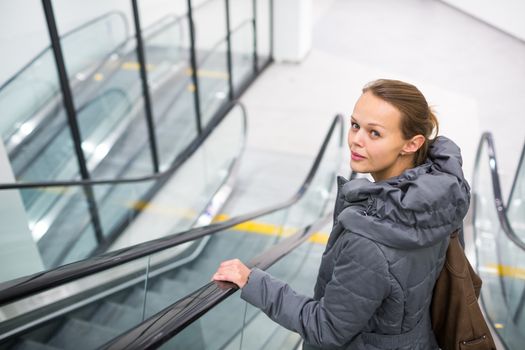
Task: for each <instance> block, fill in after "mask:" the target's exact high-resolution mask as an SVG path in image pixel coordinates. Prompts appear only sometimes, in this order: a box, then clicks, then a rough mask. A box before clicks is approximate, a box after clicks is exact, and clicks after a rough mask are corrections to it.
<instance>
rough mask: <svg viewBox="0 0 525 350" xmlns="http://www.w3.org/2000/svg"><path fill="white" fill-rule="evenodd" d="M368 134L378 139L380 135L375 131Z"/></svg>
mask: <svg viewBox="0 0 525 350" xmlns="http://www.w3.org/2000/svg"><path fill="white" fill-rule="evenodd" d="M370 134H371V135H372V136H373V137H379V136H381V135H380V134H379V133H378V132H377V131H375V130H372V131H370Z"/></svg>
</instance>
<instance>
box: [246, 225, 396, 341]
mask: <svg viewBox="0 0 525 350" xmlns="http://www.w3.org/2000/svg"><path fill="white" fill-rule="evenodd" d="M350 234H351V233H350ZM352 235H353V234H352ZM353 236H355V237H356V238H355V239H352V240H351V241H348V242H346V243H347V244H346V245H345V246H344V247H343V249H342V251H341V253H340V254H339V255H338V258H337V261H336V264H335V268H334V271H333V275H332V279H331V281H330V282H329V283H328V284H327V286H326V288H325V294H324V296H323V297H322V298H321V299H320V300H318V301H317V300H314V299H312V298H309V297H306V296H302V295H299V294H297V293H295V292H294V291H293V290H292V289H291V288H290V286H288V285H287V284H286V283H284V282H282V281H279V280H277V279H275V278H273V277H272V276H271V275H269V274H268V273H266V272H264V271H261V270H259V269H256V268H254V269H253V270H252V272H251V274H250V278H249V281H248V283H247V284H246V285H245V286H244V288H243V289H242V293H241V297H242V298H243V299H244V300H246V301H247V302H249V303H250V304H252V305H254V306H256V307H258V308H260V309H261V310H262V311H263V312H264V313H266V314H267V315H268V316H269V317H270V318H271V319H272V320H274V321H275V322H277V323H279V324H280V325H282V326H283V327H285V328H288V329H290V330H292V331H295V332H297V333H299V334H300V335H301V337H302V338H303V339H304V341H305V342H306V343H308V344H313V345H317V346H343V345H345V344H348V343H349V342H350V341H351V340H352V339H353V338H354V337H355V336H356V335H358V334H359V333H360V332H361V331H362V330H363V329H364V328H365V327H366V325H367V324H368V321H369V320H370V318H371V317H372V315H373V314H374V313H375V311H376V310H377V308H378V307H379V306H380V305H381V303H382V301H383V300H384V299H385V298H386V297H387V296H388V294H389V293H390V279H389V278H390V277H389V273H388V264H387V262H386V259H385V257H384V255H383V253H382V252H381V250H380V249H379V248H378V247H377V246H376V244H375V243H373V242H372V241H370V240H368V239H366V238H363V237H359V236H356V235H353Z"/></svg>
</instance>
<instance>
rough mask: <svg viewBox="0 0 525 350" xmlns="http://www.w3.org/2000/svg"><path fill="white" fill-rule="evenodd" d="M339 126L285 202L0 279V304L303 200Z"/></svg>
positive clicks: (339, 122) (337, 119) (338, 120)
mask: <svg viewBox="0 0 525 350" xmlns="http://www.w3.org/2000/svg"><path fill="white" fill-rule="evenodd" d="M234 105H239V106H241V108H242V109H243V112H244V117H245V116H246V114H245V113H246V111H245V109H244V106H243V105H242V104H241V103H240V102H238V101H235V102H234V103H231V104H230V107H231V108H233V107H234ZM337 126H339V134H337V135H336V136H337V137H338V142H339V144H340V145H342V142H343V132H344V118H343V116H342V115H341V114H338V115H336V116H335V117H334V119H333V121H332V123H331V125H330V128H329V130H328V132H327V134H326V136H325V138H324V140H323V143H322V145H321V147H320V149H319V151H318V153H317V155H316V157H315V159H314V162H313V164H312V166H311V168H310V170H309V172H308V174H307V176H306V178H305V180H304V181H303V183H302V184H301V186H300V187H299V189H298V190H297V192H296V193H295V194H294V195H293V196H292V197H291V198H289V199H287V200H285V201H283V202H282V203H279V204H275V205H272V206H269V207H267V208H263V209H259V210H256V211H253V212H250V213H248V214H244V215H239V216H237V217H235V218H231V219H229V220H226V221H222V222H217V223H213V224H211V225H208V226H203V227H197V228H193V229H190V230H188V231H184V232H181V233H175V234H171V235H169V236H166V237H163V238H159V239H155V240H151V241H148V242H144V243H140V244H137V245H134V246H130V247H127V248H123V249H120V250H116V251H113V252H109V253H106V254H103V255H99V256H95V257H92V258H88V259H85V260H80V261H78V262H74V263H71V264H68V265H64V266H60V267H58V268H55V269H51V270H48V271H44V272H40V273H36V274H33V275H29V276H25V277H20V278H17V279H13V280H10V281H7V282H3V283H0V306H1V305H5V304H8V303H11V302H14V301H16V300H19V299H22V298H24V297H28V296H30V295H33V294H35V293H39V292H42V291H45V290H48V289H50V288H53V287H57V286H60V285H62V284H64V283H68V282H71V281H74V280H77V279H80V278H83V277H86V276H89V275H92V274H94V273H97V272H101V271H104V270H107V269H110V268H114V267H117V266H119V265H122V264H124V263H126V262H129V261H132V260H135V259H138V258H141V257H145V256H148V255H151V254H154V253H157V252H160V251H162V250H165V249H168V248H172V247H175V246H177V245H180V244H183V243H186V242H189V241H193V240H196V239H198V238H202V237H205V236H208V235H211V234H214V233H217V232H221V231H224V230H226V229H228V228H231V227H233V226H236V225H238V224H241V223H243V222H246V221H250V220H254V219H256V218H259V217H261V216H265V215H268V214H271V213H274V212H277V211H279V210H282V209H284V208H287V207H290V206H291V205H292V204H294V203H296V202H297V201H299V200H300V199H301V198H302V197H303V195H304V194H305V192H306V191H307V189H308V188H309V187H310V185H311V183H312V180H313V178H314V176H315V174H316V173H317V170H318V168H319V165H320V163H321V160H322V159H323V156H324V154H325V151H326V148H327V147H328V143H329V141H330V140H331V139H332V135H333V134H334V131H335V129H336V127H337ZM213 127H214V125H211V124H210V125H208V126H207V127H206V129H205V130H203V134H204V133H206V134H209V133H210V132H211V130H212V129H213ZM197 140H201V141H200V143H199V145H200V144H201V143H202V142H203V140H202V136H199V137H198V138H197ZM190 146H193V147H189V148H191V149H193V148H197V147H198V146H197V144H196V143H195V142H193V143H192V144H191V145H190ZM183 153H184V155H182V156H183V157H178V159H179V158H180V160H179V161H177V162H176V164H177V165H178V166H180V164H182V163H183V162H184V161H185V159H186V158H188V157H189V154H188V152H187V150H186V151H185V152H183ZM172 171H173V170H172ZM156 177H157V175H153V176H149V177H146V178H147V180H150V179H154V178H156ZM127 181H129V180H127ZM136 181H137V180H136Z"/></svg>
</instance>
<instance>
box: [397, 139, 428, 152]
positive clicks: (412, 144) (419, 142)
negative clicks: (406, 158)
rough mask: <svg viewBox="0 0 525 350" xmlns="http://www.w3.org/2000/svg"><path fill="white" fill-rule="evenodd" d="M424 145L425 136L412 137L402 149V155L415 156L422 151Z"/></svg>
mask: <svg viewBox="0 0 525 350" xmlns="http://www.w3.org/2000/svg"><path fill="white" fill-rule="evenodd" d="M424 143H425V136H423V135H416V136H414V137H412V138H411V139H410V140H408V141H407V142H406V143H405V145H404V146H403V148H402V149H401V154H402V155H404V154H413V153H415V152H416V151H417V150H418V149H420V148H421V146H423V144H424Z"/></svg>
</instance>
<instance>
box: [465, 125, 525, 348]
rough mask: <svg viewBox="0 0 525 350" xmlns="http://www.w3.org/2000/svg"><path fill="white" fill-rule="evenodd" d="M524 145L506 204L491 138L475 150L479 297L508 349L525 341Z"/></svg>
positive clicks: (487, 138) (475, 223) (488, 137)
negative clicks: (481, 281) (480, 280)
mask: <svg viewBox="0 0 525 350" xmlns="http://www.w3.org/2000/svg"><path fill="white" fill-rule="evenodd" d="M524 152H525V147H524V149H523V150H522V155H521V159H520V162H519V165H518V168H517V171H516V175H515V179H514V183H513V186H512V189H511V193H510V195H509V198H508V201H507V204H506V205H505V202H504V200H503V196H502V192H501V188H500V181H499V176H498V168H497V159H496V157H495V148H494V142H493V140H492V136H491V135H490V134H484V135H483V137H482V139H481V142H480V145H479V148H478V154H477V160H476V168H475V172H474V174H475V176H474V181H473V190H474V194H475V196H474V201H473V205H474V208H475V211H474V233H475V248H476V260H477V270H478V272H479V274H480V276H481V278H482V279H483V288H482V289H481V301H482V304H483V307H484V310H485V314H486V316H487V318H488V319H489V320H490V323H491V324H492V327H493V329H494V330H495V332H496V333H497V335H498V337H499V339H500V340H501V341H502V343H503V345H504V346H505V347H506V348H507V349H521V348H523V344H524V343H525V310H524V304H525V229H524V225H523V223H524V221H525V162H524Z"/></svg>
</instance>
